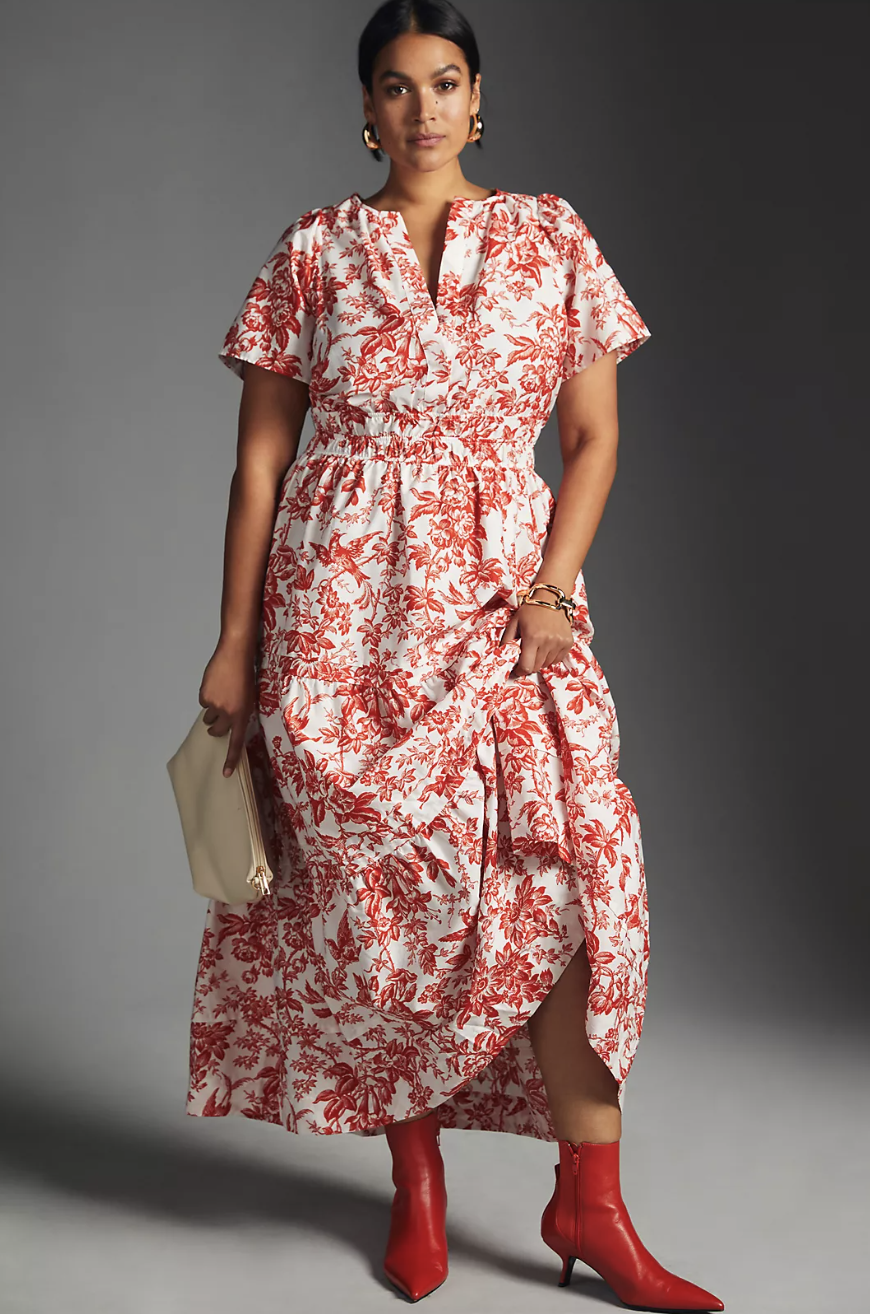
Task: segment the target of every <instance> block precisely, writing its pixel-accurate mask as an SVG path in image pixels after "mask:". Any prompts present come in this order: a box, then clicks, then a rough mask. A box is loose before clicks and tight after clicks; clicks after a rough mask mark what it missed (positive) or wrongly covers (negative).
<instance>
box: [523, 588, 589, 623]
mask: <svg viewBox="0 0 870 1314" xmlns="http://www.w3.org/2000/svg"><path fill="white" fill-rule="evenodd" d="M535 589H551V590H552V591H553V592H554V593H557V594H558V595H559V596H558V598H557V600H556V601H555V602H545V601H544V599H543V598H533V597H532V596H531V595H532V593H534V591H535ZM518 596H519V600H520V606H522V605H523V604H524V603H526V602H528V603H529V605H530V606H532V607H549V608H550V609H551V610H552V611H564V613H565V615H566V616H567V617H568V620H569V621H570V622H571V624H573V623H574V610H575V608H576V606H577V603H576V602H575V601H574V599H573V598H569V597H568V595H567V594H566V593H565V591H564V589H561V588H560V587H559V585H558V584H544V583H543V582H542V583H538V584H533V585H532V586H531V588H529V589H523V590H522V591H521V592H520V593H519V595H518Z"/></svg>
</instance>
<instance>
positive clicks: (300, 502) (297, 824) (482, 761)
mask: <svg viewBox="0 0 870 1314" xmlns="http://www.w3.org/2000/svg"><path fill="white" fill-rule="evenodd" d="M647 337H649V330H648V329H647V327H646V325H645V324H644V322H643V321H642V320H641V318H640V316H639V314H638V312H637V311H636V309H635V308H634V306H633V305H632V303H631V302H630V301H629V300H628V297H627V296H626V294H625V291H624V290H623V288H622V286H621V285H620V283H619V282H618V281H617V279H616V277H615V275H614V273H613V271H612V269H611V268H610V266H609V265H608V264H607V262H606V261H605V260H604V257H603V255H602V253H601V251H600V249H599V248H598V246H597V244H596V242H595V240H594V239H593V237H592V235H591V233H590V232H589V230H588V228H587V227H586V225H585V223H584V222H583V220H582V219H581V218H580V217H579V215H578V214H577V213H576V212H575V211H574V210H573V209H572V207H571V206H570V205H569V204H568V202H567V201H565V200H563V199H562V198H561V197H558V196H554V195H552V194H550V193H544V194H542V195H539V196H529V195H523V194H517V193H509V192H503V191H496V192H495V193H494V194H493V195H492V196H490V197H488V198H485V199H483V200H479V201H474V200H467V199H465V198H457V199H456V200H455V201H454V203H453V205H452V207H451V210H450V216H449V222H448V226H447V236H446V242H445V248H444V254H443V257H442V263H441V270H440V276H439V282H438V288H437V297H436V300H435V303H433V300H432V297H431V295H430V293H429V289H428V288H427V285H426V282H425V279H424V277H423V273H422V270H421V268H420V265H419V261H418V260H417V257H416V254H415V252H414V249H413V246H412V244H411V241H410V238H409V236H408V233H407V231H406V228H405V225H404V221H403V220H402V216H401V215H400V214H399V213H398V212H393V211H378V210H376V209H374V208H372V207H370V206H368V205H366V204H365V202H363V201H362V199H361V198H360V197H359V196H358V195H356V194H355V195H353V196H350V197H348V198H346V199H345V200H344V201H342V202H340V203H339V204H336V205H332V206H325V207H323V208H321V209H317V210H312V211H309V212H308V213H307V214H305V215H302V216H301V218H299V219H298V220H296V221H295V222H294V223H293V224H291V225H290V227H289V228H287V229H286V230H285V232H284V233H283V234H282V236H281V238H280V239H279V241H278V242H277V244H276V246H275V247H274V249H273V251H272V252H271V254H270V255H269V257H268V259H267V260H266V262H265V264H264V265H263V267H262V269H261V271H260V273H259V274H258V276H257V278H256V279H255V281H254V283H253V285H252V287H251V289H250V292H249V293H248V295H247V297H246V298H245V301H244V303H243V305H242V307H241V309H240V310H239V313H238V315H237V316H236V319H235V320H234V322H233V324H232V326H231V327H230V329H229V332H228V333H227V335H226V338H225V341H224V345H223V348H222V352H221V356H222V359H223V360H224V362H225V363H226V364H227V365H228V366H229V367H230V368H231V369H233V370H234V371H235V372H236V373H239V374H240V373H241V371H242V363H243V362H244V361H251V362H254V363H256V364H258V365H261V366H264V367H265V368H267V369H272V370H275V371H276V372H278V373H280V374H285V375H288V376H290V377H294V378H299V379H302V380H303V381H304V382H305V383H307V384H308V387H309V393H310V400H311V413H312V418H313V421H314V434H313V436H312V438H311V439H310V441H309V442H308V444H307V446H306V447H305V448H304V450H302V452H301V453H300V455H299V456H298V457H297V459H296V461H295V462H294V464H293V465H292V466H291V468H290V470H289V471H288V472H287V474H286V476H285V478H284V481H283V484H282V487H281V490H280V501H279V505H278V510H277V516H276V521H275V528H274V534H273V538H272V544H271V550H270V554H269V561H268V568H267V573H266V579H265V586H264V593H263V607H262V619H261V628H260V636H259V640H260V641H259V646H258V708H257V712H256V715H255V716H254V717H253V718H252V721H251V725H250V728H249V733H248V737H247V742H248V749H249V753H250V758H251V767H252V771H253V773H254V780H255V784H256V787H257V793H258V797H259V799H260V802H261V805H262V810H263V820H264V827H265V831H266V838H267V843H268V845H269V848H270V851H271V854H272V857H273V861H274V865H275V869H276V872H277V882H276V898H275V901H274V902H271V901H268V900H267V901H264V902H262V903H258V904H256V905H242V906H237V907H228V906H227V905H225V904H221V903H218V902H215V901H212V902H211V903H210V904H209V907H208V912H207V914H206V926H205V932H204V935H203V941H202V948H201V953H200V958H199V964H198V969H197V974H196V985H195V998H194V1008H193V1018H192V1026H191V1051H190V1053H191V1064H190V1085H189V1092H188V1100H187V1108H188V1111H189V1112H190V1113H191V1114H194V1115H200V1116H206V1117H214V1116H223V1115H226V1114H242V1115H243V1116H245V1117H249V1118H258V1119H262V1120H265V1121H269V1122H276V1123H279V1124H281V1125H283V1126H284V1127H286V1128H287V1130H289V1131H294V1132H303V1131H305V1132H316V1133H334V1132H356V1133H358V1134H361V1135H371V1134H375V1133H377V1132H378V1131H379V1130H381V1129H382V1127H383V1125H384V1124H385V1123H387V1122H389V1121H391V1120H392V1119H395V1118H405V1117H408V1116H409V1115H411V1114H414V1113H418V1112H422V1111H423V1110H424V1109H427V1108H431V1107H432V1106H433V1105H436V1104H438V1105H440V1117H441V1121H442V1125H444V1126H454V1127H469V1128H478V1129H483V1130H490V1131H509V1132H514V1133H517V1134H520V1135H528V1136H535V1137H539V1138H541V1139H553V1136H554V1132H553V1127H552V1123H551V1121H550V1115H549V1110H548V1107H547V1102H546V1098H545V1094H544V1090H543V1083H542V1078H541V1073H540V1071H539V1070H538V1068H537V1065H536V1063H535V1059H534V1054H533V1052H532V1049H531V1045H530V1042H529V1036H528V1029H527V1026H526V1023H527V1021H528V1019H529V1017H530V1016H531V1014H532V1013H533V1012H534V1010H535V1008H536V1007H537V1005H538V1004H539V1003H540V1002H541V1000H542V999H543V998H544V997H545V996H546V994H547V992H548V991H549V990H550V989H552V987H553V985H554V984H555V982H556V980H557V979H558V977H559V975H560V973H561V972H562V971H563V970H564V968H565V967H566V966H567V965H568V963H569V962H570V960H571V957H572V955H573V954H574V953H575V952H576V951H577V950H578V949H579V948H580V946H581V945H582V943H583V940H584V937H585V940H586V952H587V953H588V956H589V960H590V966H591V971H592V986H591V990H590V996H589V1006H588V1010H587V1016H586V1019H585V1024H586V1032H587V1035H588V1037H589V1040H590V1042H591V1044H592V1045H593V1046H594V1048H595V1049H596V1051H597V1052H598V1053H599V1054H600V1055H601V1057H602V1059H603V1060H604V1061H605V1062H606V1063H607V1065H608V1067H609V1068H610V1070H611V1071H612V1072H613V1074H614V1076H615V1077H616V1078H617V1080H618V1081H619V1083H620V1088H619V1089H620V1099H622V1098H623V1095H624V1088H625V1078H626V1077H627V1075H628V1071H629V1068H630V1066H631V1062H632V1059H633V1056H634V1053H635V1050H636V1048H637V1044H638V1040H639V1038H640V1033H641V1026H642V1019H643V1011H644V1004H645V1000H646V981H647V961H648V956H649V942H648V917H647V902H646V884H645V876H644V865H643V851H642V846H641V835H640V824H639V820H638V816H637V810H636V808H635V806H634V802H633V800H632V798H631V795H630V793H629V791H628V789H627V788H626V786H625V785H624V784H623V782H622V781H621V780H620V779H619V778H618V776H617V774H616V772H617V769H618V765H619V731H618V724H617V719H616V710H615V707H614V704H613V700H612V697H611V694H610V690H609V688H608V686H607V683H606V680H605V678H604V674H603V672H602V670H601V668H600V666H599V665H598V663H597V661H596V659H595V657H594V655H593V653H592V651H591V648H590V646H589V644H590V640H591V639H592V637H593V627H592V623H591V620H590V617H589V609H588V605H587V598H586V589H585V583H584V579H583V576H582V573H581V575H580V576H579V577H578V580H577V586H576V589H575V598H576V599H577V602H578V606H577V610H576V613H575V618H574V631H575V641H574V645H573V648H572V650H571V652H570V653H569V655H568V656H567V657H566V658H565V659H564V660H563V661H561V662H558V663H555V664H553V665H551V666H549V667H545V668H544V669H543V670H541V671H539V672H536V673H535V674H534V675H531V676H526V677H523V678H521V679H518V680H511V679H509V672H510V670H511V668H512V667H513V665H514V664H515V661H516V657H517V653H518V648H517V645H516V644H505V645H502V644H501V643H500V642H499V636H500V634H501V631H502V630H503V628H504V626H505V624H506V623H507V621H508V619H509V618H510V616H511V613H512V612H513V610H514V609H515V608H516V607H517V606H518V605H519V598H518V593H519V590H520V589H523V588H527V587H528V586H529V584H530V583H531V582H532V579H533V578H534V575H535V573H536V572H537V570H538V568H539V566H540V562H541V555H542V551H543V548H544V544H545V541H546V537H547V533H548V531H549V528H550V525H551V523H552V516H553V511H554V508H555V499H554V497H553V495H552V492H551V491H550V489H549V487H548V486H547V484H546V483H545V482H544V480H543V479H542V478H541V477H540V476H539V475H538V474H537V472H536V471H535V467H534V448H535V443H536V441H537V438H538V435H539V433H540V431H541V428H542V427H543V425H544V423H545V421H546V419H547V417H548V416H549V414H550V412H551V410H552V408H553V404H554V402H555V399H556V396H557V394H558V391H559V387H560V385H561V383H562V382H563V380H565V379H567V378H570V377H571V375H573V374H575V373H577V372H578V371H580V370H581V369H585V368H586V367H587V366H588V365H589V364H591V363H592V361H594V360H596V359H597V358H598V357H599V356H601V355H602V354H604V353H605V352H608V351H616V353H617V359H618V360H623V359H625V357H626V356H628V355H629V354H630V353H631V352H632V351H634V350H635V349H636V348H637V347H638V346H640V344H641V343H642V342H644V341H645V340H646V338H647Z"/></svg>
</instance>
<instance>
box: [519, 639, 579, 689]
mask: <svg viewBox="0 0 870 1314" xmlns="http://www.w3.org/2000/svg"><path fill="white" fill-rule="evenodd" d="M570 651H571V644H565V643H563V642H561V641H557V642H555V643H549V644H546V643H535V642H534V641H533V640H531V639H527V638H524V639H523V640H522V650H521V652H520V655H519V657H518V659H517V663H516V665H515V666H514V667H513V669H512V670H511V672H510V677H509V678H510V679H521V678H522V677H523V676H525V675H534V674H535V672H536V671H540V670H541V669H542V668H543V667H544V666H552V665H554V664H555V663H556V662H561V661H564V660H565V658H566V657H567V656H568V654H569V652H570Z"/></svg>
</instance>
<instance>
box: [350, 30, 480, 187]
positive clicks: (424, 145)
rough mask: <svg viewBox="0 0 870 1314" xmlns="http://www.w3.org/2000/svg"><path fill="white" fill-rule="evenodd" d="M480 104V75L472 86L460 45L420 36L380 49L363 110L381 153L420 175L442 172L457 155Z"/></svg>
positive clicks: (407, 38)
mask: <svg viewBox="0 0 870 1314" xmlns="http://www.w3.org/2000/svg"><path fill="white" fill-rule="evenodd" d="M479 106H480V74H478V75H477V77H476V78H475V81H474V84H473V85H472V83H471V81H470V79H469V74H468V65H467V64H466V62H465V56H464V55H463V53H462V51H461V49H460V48H459V46H456V45H454V44H453V42H452V41H445V40H444V39H443V38H442V37H436V36H428V35H426V36H424V35H421V34H420V33H419V32H416V33H412V32H408V33H407V34H406V35H404V36H400V37H396V39H395V41H391V42H390V44H389V45H388V46H384V48H383V50H382V51H381V52H380V54H379V55H378V58H377V60H376V61H375V67H374V70H373V74H372V95H371V96H369V94H368V92H367V91H366V89H365V88H363V112H364V114H365V116H366V118H367V119H368V121H369V123H373V124H374V125H375V126H376V128H377V133H378V136H379V137H380V141H381V149H382V150H383V151H384V153H385V154H386V155H388V156H389V157H390V159H391V160H393V161H394V163H395V164H397V165H400V166H401V167H403V168H408V169H419V170H421V172H428V171H429V170H432V169H440V168H442V167H443V165H444V164H446V163H448V162H449V161H450V160H452V159H454V158H455V157H456V156H457V155H458V154H459V153H460V151H461V150H462V148H463V146H465V144H466V142H467V140H468V134H469V130H470V127H471V115H472V114H475V113H476V112H477V110H478V108H479Z"/></svg>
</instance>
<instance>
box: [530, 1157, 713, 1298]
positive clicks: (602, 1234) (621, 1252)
mask: <svg viewBox="0 0 870 1314" xmlns="http://www.w3.org/2000/svg"><path fill="white" fill-rule="evenodd" d="M541 1236H542V1237H543V1238H544V1240H545V1241H546V1243H547V1245H548V1246H550V1248H551V1249H552V1250H555V1251H556V1254H557V1255H559V1256H560V1257H561V1260H562V1274H561V1277H560V1278H559V1286H560V1287H565V1286H567V1285H568V1283H569V1281H570V1280H571V1270H572V1269H573V1267H574V1260H575V1259H582V1260H583V1263H584V1264H588V1265H589V1267H590V1268H594V1269H595V1271H596V1273H599V1274H600V1275H601V1277H603V1278H604V1280H605V1282H607V1283H609V1285H610V1286H611V1287H612V1288H613V1290H614V1291H615V1292H616V1294H617V1296H619V1298H620V1300H621V1301H622V1302H623V1304H625V1305H628V1306H629V1308H630V1309H644V1310H668V1311H682V1310H722V1309H724V1308H725V1306H724V1305H723V1303H722V1301H721V1300H719V1298H718V1296H712V1295H711V1294H710V1292H709V1291H705V1290H704V1288H703V1287H696V1286H695V1284H694V1282H686V1281H685V1279H683V1278H680V1277H677V1276H676V1274H675V1273H669V1272H668V1270H667V1269H666V1268H663V1267H662V1265H661V1264H660V1263H659V1262H658V1260H657V1259H654V1258H653V1256H652V1255H651V1254H650V1252H649V1251H648V1250H647V1249H646V1247H645V1246H644V1245H643V1243H642V1241H641V1239H640V1237H639V1236H638V1234H637V1232H635V1230H634V1225H633V1224H632V1221H631V1219H630V1218H629V1216H628V1212H627V1210H626V1207H625V1201H624V1200H623V1198H622V1192H621V1190H620V1185H619V1141H610V1142H609V1143H607V1144H605V1145H599V1144H596V1143H595V1142H593V1141H581V1142H580V1143H579V1145H578V1144H575V1143H573V1142H571V1141H559V1163H558V1164H557V1165H556V1189H555V1191H554V1192H553V1196H552V1198H551V1200H550V1202H549V1204H548V1205H547V1207H546V1209H545V1210H544V1213H543V1216H542V1218H541Z"/></svg>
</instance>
